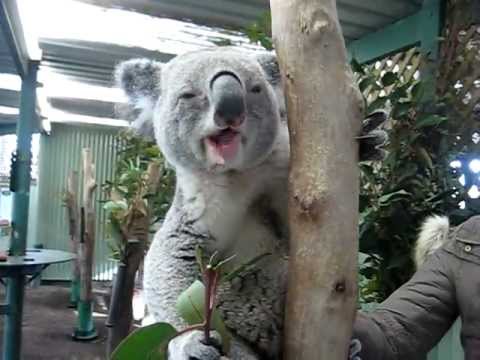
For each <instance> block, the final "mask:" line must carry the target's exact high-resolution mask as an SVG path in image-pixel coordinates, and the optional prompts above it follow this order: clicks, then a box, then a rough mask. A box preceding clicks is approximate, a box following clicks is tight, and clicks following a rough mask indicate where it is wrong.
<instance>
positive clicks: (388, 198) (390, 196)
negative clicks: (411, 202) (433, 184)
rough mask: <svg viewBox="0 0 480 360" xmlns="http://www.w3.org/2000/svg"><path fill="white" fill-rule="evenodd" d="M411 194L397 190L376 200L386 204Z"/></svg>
mask: <svg viewBox="0 0 480 360" xmlns="http://www.w3.org/2000/svg"><path fill="white" fill-rule="evenodd" d="M410 195H411V194H410V193H409V192H407V191H405V190H398V191H395V192H392V193H390V194H386V195H383V196H381V197H380V199H379V200H378V201H379V202H380V203H383V204H386V203H388V202H391V201H394V200H395V199H398V198H405V197H408V196H410Z"/></svg>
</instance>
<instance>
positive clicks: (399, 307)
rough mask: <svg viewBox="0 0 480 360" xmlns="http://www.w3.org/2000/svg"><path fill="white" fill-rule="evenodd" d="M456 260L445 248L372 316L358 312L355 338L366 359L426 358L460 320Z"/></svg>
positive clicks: (431, 258) (359, 354)
mask: <svg viewBox="0 0 480 360" xmlns="http://www.w3.org/2000/svg"><path fill="white" fill-rule="evenodd" d="M453 256H454V255H452V254H450V253H448V252H447V251H445V250H443V249H440V250H438V251H436V252H435V253H434V254H432V255H431V256H430V257H429V259H428V260H427V262H426V263H425V264H424V265H423V266H422V267H421V268H420V269H419V270H418V271H417V272H416V273H415V275H414V276H413V277H412V278H411V279H410V281H408V282H407V283H405V284H404V285H403V286H402V287H400V288H399V289H398V290H397V291H395V292H394V293H393V294H392V295H390V297H389V298H388V299H387V300H385V301H384V302H383V303H381V304H380V305H379V306H378V307H377V308H376V309H375V310H374V311H372V312H370V313H358V315H357V319H356V322H355V325H354V332H353V339H358V340H360V343H361V351H359V352H358V354H357V356H358V358H357V359H359V360H360V359H361V360H377V359H378V360H380V359H382V360H404V359H408V360H416V359H425V357H426V354H427V353H428V351H430V349H431V348H433V347H434V346H435V345H436V344H437V343H438V341H440V339H441V338H442V337H443V335H444V334H445V333H446V332H447V331H448V329H449V328H450V327H451V325H452V324H453V322H454V321H455V319H456V318H457V317H458V313H459V311H458V305H457V302H456V296H455V286H454V278H453V276H454V274H453V273H452V267H451V265H452V264H451V262H452V261H455V260H454V259H453V258H452V257H453Z"/></svg>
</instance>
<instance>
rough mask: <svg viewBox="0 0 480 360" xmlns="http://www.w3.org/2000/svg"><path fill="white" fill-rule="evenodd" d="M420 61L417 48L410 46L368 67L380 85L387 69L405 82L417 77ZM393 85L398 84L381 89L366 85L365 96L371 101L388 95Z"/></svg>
mask: <svg viewBox="0 0 480 360" xmlns="http://www.w3.org/2000/svg"><path fill="white" fill-rule="evenodd" d="M420 62H421V55H420V52H419V51H418V49H417V48H411V49H409V50H407V51H404V52H399V53H396V54H394V55H392V56H390V57H386V58H383V59H382V60H380V61H377V62H375V63H374V64H372V65H370V69H371V71H372V73H373V74H375V75H376V77H377V83H378V84H379V85H381V82H380V79H381V78H382V76H383V75H384V74H386V73H387V72H389V71H391V72H393V73H395V74H396V75H397V76H398V77H399V78H400V80H401V82H402V83H407V82H409V81H410V80H411V79H412V77H414V76H415V77H416V78H417V77H418V70H419V66H420ZM395 86H398V85H390V86H386V87H382V89H374V88H373V86H368V87H367V88H366V89H365V90H364V95H365V98H366V99H367V102H368V103H372V102H374V101H375V100H376V99H377V98H378V97H379V96H388V95H389V94H390V93H391V92H392V91H393V90H394V89H395Z"/></svg>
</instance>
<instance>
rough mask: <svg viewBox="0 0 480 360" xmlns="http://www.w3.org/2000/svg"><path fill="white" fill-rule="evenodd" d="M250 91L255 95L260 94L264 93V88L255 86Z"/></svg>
mask: <svg viewBox="0 0 480 360" xmlns="http://www.w3.org/2000/svg"><path fill="white" fill-rule="evenodd" d="M250 91H251V92H252V93H254V94H259V93H261V92H262V87H261V86H260V85H254V86H253V87H252V88H251V89H250Z"/></svg>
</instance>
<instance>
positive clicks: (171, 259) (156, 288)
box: [144, 210, 260, 360]
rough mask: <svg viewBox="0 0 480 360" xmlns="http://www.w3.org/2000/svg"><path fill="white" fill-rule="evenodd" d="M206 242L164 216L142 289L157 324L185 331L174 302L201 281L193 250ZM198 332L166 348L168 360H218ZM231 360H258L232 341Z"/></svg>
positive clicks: (173, 216) (177, 219) (180, 219)
mask: <svg viewBox="0 0 480 360" xmlns="http://www.w3.org/2000/svg"><path fill="white" fill-rule="evenodd" d="M207 240H208V235H205V234H202V233H201V232H199V231H197V230H196V229H195V226H194V224H192V221H185V216H182V214H181V213H180V212H178V211H177V210H174V211H172V212H170V213H169V215H168V216H167V218H166V220H165V222H164V224H163V226H162V228H161V229H160V231H159V232H158V233H157V234H156V235H155V239H154V240H153V242H152V245H151V247H150V250H149V252H148V254H147V257H146V260H145V279H144V289H145V294H146V299H147V306H148V310H149V312H150V314H151V315H152V316H153V318H154V319H155V321H156V322H168V323H170V324H172V325H173V326H174V327H176V328H177V329H179V330H180V329H183V328H185V327H186V325H187V324H186V323H185V322H184V321H183V320H182V319H181V318H180V317H179V316H178V314H177V310H176V302H177V299H178V297H179V295H180V294H181V293H182V292H183V291H184V290H186V289H187V288H188V287H189V286H190V285H191V284H192V283H193V282H194V281H195V280H196V279H198V278H199V277H200V273H199V268H198V264H197V262H196V256H195V252H196V247H197V245H202V243H203V242H205V241H207ZM201 335H202V334H199V332H198V331H194V332H189V333H186V334H185V335H182V336H180V337H179V338H177V339H176V340H174V341H172V342H171V343H170V345H169V359H178V360H186V359H189V358H195V357H196V356H197V355H199V354H203V355H202V356H201V357H199V359H200V360H214V359H220V355H221V354H220V351H219V350H218V349H216V348H215V349H213V346H212V349H208V348H209V347H206V346H205V344H203V342H202V339H203V337H202V336H201ZM227 356H228V358H229V359H232V360H247V359H248V360H256V359H259V358H260V357H258V356H257V355H256V354H255V352H254V351H253V350H252V349H251V348H250V347H249V346H248V344H246V343H245V342H243V341H242V340H241V339H238V338H236V337H234V338H233V339H232V343H231V351H230V353H229V354H227Z"/></svg>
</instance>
